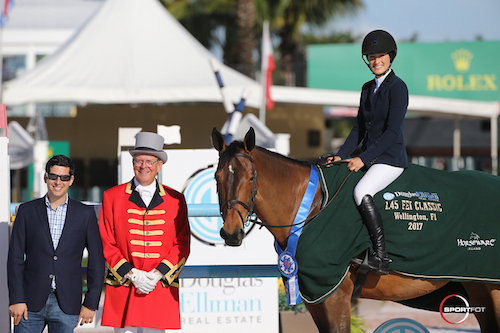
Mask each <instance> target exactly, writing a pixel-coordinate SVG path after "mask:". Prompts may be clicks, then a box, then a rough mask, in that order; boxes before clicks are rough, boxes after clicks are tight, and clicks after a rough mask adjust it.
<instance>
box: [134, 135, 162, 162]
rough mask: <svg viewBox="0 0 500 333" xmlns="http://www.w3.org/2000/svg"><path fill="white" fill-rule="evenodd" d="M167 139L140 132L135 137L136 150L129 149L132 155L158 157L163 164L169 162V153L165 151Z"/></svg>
mask: <svg viewBox="0 0 500 333" xmlns="http://www.w3.org/2000/svg"><path fill="white" fill-rule="evenodd" d="M164 142H165V139H164V138H163V137H162V136H161V135H159V134H156V133H152V132H139V133H137V134H136V136H135V148H134V149H129V150H128V152H129V153H130V155H132V156H135V155H138V154H147V155H153V156H156V157H158V158H159V159H160V160H162V161H163V163H166V162H167V159H168V156H167V153H166V152H164V151H163V143H164Z"/></svg>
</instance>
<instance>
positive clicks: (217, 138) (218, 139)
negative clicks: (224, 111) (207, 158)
mask: <svg viewBox="0 0 500 333" xmlns="http://www.w3.org/2000/svg"><path fill="white" fill-rule="evenodd" d="M212 145H213V146H214V148H215V149H217V151H218V152H219V153H221V152H222V151H223V150H224V149H226V142H224V137H223V136H222V134H220V132H219V131H218V130H217V129H216V128H215V127H214V129H213V130H212Z"/></svg>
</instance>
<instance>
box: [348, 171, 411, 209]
mask: <svg viewBox="0 0 500 333" xmlns="http://www.w3.org/2000/svg"><path fill="white" fill-rule="evenodd" d="M403 171H404V168H400V167H395V166H392V165H388V164H374V165H372V166H371V167H370V168H369V169H368V171H366V173H365V175H364V176H363V177H362V178H361V179H360V180H359V182H358V184H357V185H356V187H355V188H354V201H356V205H357V206H359V205H360V204H361V200H362V199H363V197H364V196H365V195H367V194H369V195H371V196H372V197H373V196H374V195H375V194H377V193H378V192H380V191H382V190H383V189H384V188H385V187H387V185H389V184H390V183H392V182H393V181H394V180H396V178H398V177H399V175H401V174H402V173H403Z"/></svg>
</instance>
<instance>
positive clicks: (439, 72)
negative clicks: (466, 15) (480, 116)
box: [307, 41, 500, 101]
mask: <svg viewBox="0 0 500 333" xmlns="http://www.w3.org/2000/svg"><path fill="white" fill-rule="evenodd" d="M499 51H500V41H477V42H462V43H398V55H397V57H396V60H395V61H394V64H393V65H392V68H393V69H394V71H395V72H396V75H398V76H399V77H401V78H402V79H403V80H404V81H405V83H406V85H407V86H408V90H409V91H410V93H411V94H412V95H420V96H433V97H445V98H460V99H472V100H480V101H498V100H500V90H499V85H500V81H499V80H500V67H499V66H498V65H497V60H496V59H495V57H494V55H495V54H497V53H498V52H499ZM339 63H340V64H342V66H338V65H337V64H339ZM307 74H308V77H307V82H308V86H309V87H310V88H321V89H337V90H351V91H360V90H361V85H362V84H363V83H364V82H366V81H369V80H372V79H373V74H371V73H370V71H369V70H368V69H367V68H366V66H365V65H364V64H363V62H362V60H361V47H360V45H359V44H322V45H309V46H308V47H307ZM334 78H342V79H341V80H339V79H334Z"/></svg>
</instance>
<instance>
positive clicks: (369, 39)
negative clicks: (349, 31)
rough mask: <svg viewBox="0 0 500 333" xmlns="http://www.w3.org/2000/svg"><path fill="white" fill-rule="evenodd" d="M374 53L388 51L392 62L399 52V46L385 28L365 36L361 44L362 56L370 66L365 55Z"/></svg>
mask: <svg viewBox="0 0 500 333" xmlns="http://www.w3.org/2000/svg"><path fill="white" fill-rule="evenodd" d="M374 53H388V54H389V56H390V57H391V64H392V62H393V61H394V58H396V54H397V53H398V47H397V46H396V41H395V40H394V38H393V37H392V36H391V34H390V33H388V32H387V31H384V30H374V31H372V32H370V33H368V35H366V36H365V39H363V44H362V46H361V54H362V55H361V57H362V58H363V61H364V62H365V64H366V65H368V67H369V64H368V62H367V60H366V59H365V57H367V56H368V55H370V54H374Z"/></svg>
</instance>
